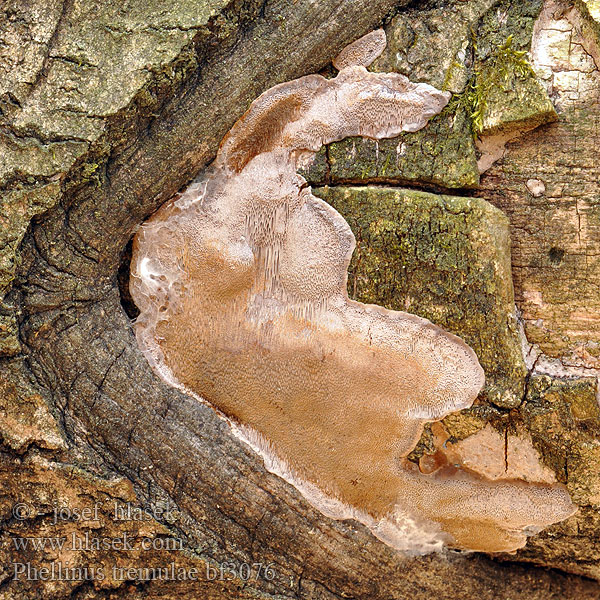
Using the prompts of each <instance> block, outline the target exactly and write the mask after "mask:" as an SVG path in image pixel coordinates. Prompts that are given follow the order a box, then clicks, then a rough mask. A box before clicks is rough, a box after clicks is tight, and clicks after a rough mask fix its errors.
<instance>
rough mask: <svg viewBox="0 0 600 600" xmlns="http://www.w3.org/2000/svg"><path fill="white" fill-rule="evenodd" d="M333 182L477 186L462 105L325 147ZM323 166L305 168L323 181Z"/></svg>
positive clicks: (312, 177) (310, 175)
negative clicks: (412, 127)
mask: <svg viewBox="0 0 600 600" xmlns="http://www.w3.org/2000/svg"><path fill="white" fill-rule="evenodd" d="M327 156H328V157H329V177H330V181H331V182H342V181H359V180H375V181H377V180H379V181H386V182H400V183H402V182H424V183H431V184H434V185H439V186H442V187H446V188H465V187H476V186H477V185H478V183H479V171H478V169H477V156H476V153H475V147H474V145H473V140H472V136H471V132H470V121H469V118H468V115H467V113H466V110H465V109H464V107H462V106H458V105H456V104H455V105H453V106H452V107H447V108H446V109H444V111H442V113H441V114H439V115H437V116H436V117H435V118H433V119H432V120H431V121H430V123H429V124H428V125H427V127H425V128H424V129H422V130H420V131H417V132H415V133H404V134H401V135H399V136H398V137H396V138H393V139H388V140H379V141H375V140H371V139H366V138H348V139H346V140H343V141H341V142H336V143H334V144H331V145H330V146H329V148H328V152H327ZM322 173H323V168H322V167H321V166H319V164H318V163H317V167H316V168H314V169H311V170H309V173H308V179H309V181H311V182H312V183H314V184H323V183H327V181H326V180H324V179H323V178H322Z"/></svg>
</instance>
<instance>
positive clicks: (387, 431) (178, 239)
mask: <svg viewBox="0 0 600 600" xmlns="http://www.w3.org/2000/svg"><path fill="white" fill-rule="evenodd" d="M384 46H385V34H384V33H383V31H376V32H373V33H371V34H368V36H365V38H362V39H361V40H358V41H357V42H355V43H354V44H352V45H350V46H349V47H347V48H346V49H345V50H344V51H342V53H341V54H340V56H339V57H338V58H337V59H336V60H335V61H334V64H335V65H337V66H338V67H339V68H340V71H339V73H338V75H337V77H335V78H333V79H325V78H324V77H321V76H319V75H308V76H306V77H302V78H300V79H297V80H294V81H290V82H287V83H283V84H280V85H277V86H275V87H273V88H271V89H270V90H268V91H266V92H265V93H264V94H262V95H261V96H260V97H259V98H258V99H257V100H255V101H254V102H253V103H252V105H251V106H250V108H249V110H248V111H247V112H246V113H245V114H244V115H243V116H242V117H241V118H240V119H239V120H238V121H237V123H236V124H235V125H234V126H233V127H232V129H231V130H230V132H229V133H228V134H227V135H226V136H225V138H224V139H223V141H222V143H221V146H220V149H219V152H218V155H217V158H216V159H215V161H214V163H213V165H212V166H211V167H210V169H209V170H208V171H207V172H206V173H204V174H202V175H201V176H200V177H199V178H198V179H197V180H195V181H194V182H192V184H190V186H189V187H188V188H187V189H186V190H185V191H184V192H183V193H181V194H179V195H177V196H176V197H175V198H173V199H172V200H171V201H170V202H168V203H167V204H166V205H164V206H163V207H162V208H161V209H160V210H159V211H158V212H157V213H156V214H155V215H153V216H152V218H151V219H150V220H149V221H148V222H147V223H145V224H144V225H143V227H142V228H141V229H140V230H139V232H138V233H137V235H136V238H135V243H134V256H133V262H132V279H131V286H130V287H131V293H132V296H133V298H134V300H135V302H136V304H137V305H138V307H139V309H140V312H141V314H140V316H139V318H138V319H137V322H136V325H135V328H136V334H137V338H138V341H139V344H140V346H141V348H142V351H143V352H144V354H145V355H146V357H147V358H148V360H149V362H150V363H151V365H152V366H153V368H154V369H155V370H156V372H157V373H159V374H160V375H161V376H162V377H163V378H164V379H165V380H167V381H168V382H170V383H171V384H173V385H176V386H179V387H181V388H183V389H185V390H187V391H188V392H191V393H193V394H195V395H196V396H198V397H200V398H202V399H204V400H206V401H208V402H209V403H210V404H211V405H213V406H214V407H215V408H216V409H218V410H219V411H220V412H221V413H222V414H223V415H224V416H226V417H227V418H228V419H229V420H230V422H231V423H232V425H233V426H234V428H235V430H236V431H237V433H238V434H239V435H241V436H243V437H244V439H246V441H248V442H249V443H251V444H252V445H253V446H254V447H255V448H256V449H257V450H258V451H259V452H260V453H261V454H262V455H263V457H264V458H265V462H266V464H267V466H268V467H270V468H271V469H272V470H275V471H276V472H278V473H279V474H280V475H282V476H284V477H286V478H287V479H288V480H289V481H291V482H292V483H293V484H294V485H296V486H297V487H298V488H299V489H300V490H301V491H302V492H303V493H304V494H305V495H306V496H307V497H308V498H309V499H310V500H311V501H312V502H313V504H315V505H316V506H317V507H318V508H319V509H320V510H322V511H323V512H325V513H326V514H328V515H330V516H333V517H336V518H344V517H353V518H356V519H358V520H360V521H362V522H363V523H365V524H366V525H367V526H369V527H370V528H371V530H372V531H373V532H374V533H375V534H376V535H377V536H378V537H379V538H381V539H382V540H384V541H386V542H387V543H389V544H391V545H393V546H395V547H397V548H401V549H405V550H410V551H414V552H425V551H428V550H431V549H435V548H439V547H441V545H442V544H443V543H448V544H450V545H453V546H456V547H461V548H469V549H476V550H492V551H496V550H512V549H514V548H516V547H519V546H521V545H523V544H524V543H525V532H526V531H527V530H528V529H531V528H533V529H536V528H540V527H542V526H545V525H548V524H550V523H553V522H555V521H557V520H560V519H562V518H565V517H566V516H568V515H569V514H570V512H571V510H572V506H571V503H570V500H569V497H568V495H567V494H566V492H565V491H564V489H562V488H561V487H559V486H551V485H547V484H531V483H529V484H528V483H524V482H517V481H509V482H506V481H491V480H488V479H486V478H484V477H481V476H480V475H478V474H476V473H473V472H470V471H466V470H460V469H458V468H456V467H454V466H451V465H445V466H443V467H442V468H440V469H437V470H435V471H434V472H431V473H422V472H420V471H419V470H418V468H417V467H416V466H415V465H413V464H412V463H410V462H408V461H407V460H406V456H407V455H408V454H409V453H410V451H411V450H412V449H413V448H414V446H415V444H416V442H417V441H418V439H419V437H420V435H421V433H422V430H423V425H424V423H425V422H427V421H435V420H439V419H441V418H443V417H444V416H445V415H447V414H449V413H451V412H453V411H456V410H460V409H462V408H466V407H468V406H470V405H471V404H472V402H473V401H474V399H475V397H476V396H477V393H478V392H479V390H480V389H481V387H482V385H483V371H482V369H481V367H480V365H479V362H478V360H477V357H476V356H475V354H474V352H473V351H472V350H471V349H470V348H469V347H468V346H467V345H466V344H465V343H464V342H462V341H461V340H460V339H459V338H457V337H456V336H454V335H452V334H449V333H447V332H445V331H443V330H442V329H440V328H439V327H436V326H435V325H433V324H431V323H430V322H429V321H427V320H425V319H422V318H420V317H417V316H414V315H410V314H407V313H403V312H397V311H390V310H386V309H383V308H381V307H378V306H374V305H364V304H360V303H358V302H354V301H351V300H349V298H348V295H347V291H346V283H347V268H348V264H349V261H350V257H351V255H352V251H353V249H354V246H355V240H354V236H353V234H352V232H351V231H350V228H349V226H348V224H347V223H346V221H345V220H344V219H343V218H342V217H341V215H340V214H339V213H337V212H336V211H335V210H334V209H333V208H331V207H330V206H329V205H327V204H326V203H325V202H323V201H322V200H320V199H318V198H316V197H315V196H313V195H312V193H311V189H310V187H308V186H307V184H306V181H305V180H304V179H303V178H302V177H301V176H300V175H298V174H297V170H298V168H299V166H300V165H301V164H302V163H303V162H305V161H306V160H307V159H309V158H310V157H312V156H313V155H314V153H316V152H317V151H318V150H319V149H320V148H321V147H322V146H323V145H324V144H328V143H330V142H333V141H337V140H341V139H343V138H345V137H347V136H366V137H370V138H374V139H380V138H386V137H393V136H396V135H398V134H399V133H400V132H402V131H416V130H418V129H420V128H422V127H423V126H425V124H426V123H427V121H428V119H429V118H430V117H432V116H434V115H436V114H438V113H439V112H440V111H441V110H442V108H443V107H444V106H445V105H446V103H447V102H448V100H449V94H448V93H445V92H440V91H439V90H437V89H435V88H434V87H432V86H430V85H427V84H422V83H419V84H417V83H412V82H410V81H409V80H408V79H407V78H406V77H405V76H403V75H400V74H397V73H371V72H369V71H367V69H366V66H368V65H369V64H370V62H371V61H372V60H374V59H375V58H376V56H377V55H378V54H379V53H380V52H381V51H382V50H383V48H384Z"/></svg>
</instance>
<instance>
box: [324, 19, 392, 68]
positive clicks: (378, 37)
mask: <svg viewBox="0 0 600 600" xmlns="http://www.w3.org/2000/svg"><path fill="white" fill-rule="evenodd" d="M386 44H387V40H386V38H385V31H384V30H383V29H375V31H371V32H370V33H367V35H363V37H361V38H359V39H357V40H356V41H355V42H352V43H351V44H349V45H348V46H346V47H345V48H344V49H343V50H342V51H341V52H340V53H339V54H338V55H337V56H336V57H335V58H334V59H333V60H332V61H331V62H332V63H333V66H334V67H335V68H336V69H338V70H339V71H341V70H342V69H345V68H346V67H350V66H360V67H368V66H369V65H370V64H371V63H372V62H373V61H374V60H375V59H376V58H377V57H378V56H379V55H380V54H381V53H382V52H383V51H384V50H385V46H386Z"/></svg>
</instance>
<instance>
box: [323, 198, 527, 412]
mask: <svg viewBox="0 0 600 600" xmlns="http://www.w3.org/2000/svg"><path fill="white" fill-rule="evenodd" d="M315 193H316V194H317V195H318V196H319V197H321V198H323V199H325V200H326V201H327V202H329V203H330V204H331V205H332V206H333V207H334V208H335V209H336V210H338V211H339V212H340V213H341V214H342V215H343V216H344V218H345V219H346V220H347V221H348V223H349V224H350V227H351V228H352V230H353V232H354V234H355V237H356V239H357V240H358V241H357V247H356V250H355V251H354V255H353V257H352V262H351V264H350V269H349V276H348V293H349V295H350V296H351V297H352V298H354V299H356V300H359V301H361V302H366V303H372V304H380V305H383V306H385V307H387V308H391V309H394V310H403V311H407V312H410V313H414V314H417V315H420V316H422V317H425V318H427V319H429V320H430V321H432V322H433V323H436V324H438V325H440V326H442V327H443V328H445V329H446V330H448V331H450V332H452V333H455V334H457V335H459V336H461V337H462V338H463V339H464V340H465V341H466V342H467V344H469V345H470V346H471V347H472V348H473V349H474V350H475V352H476V354H477V356H478V357H479V360H480V362H481V365H482V366H483V368H484V370H485V372H486V377H487V383H486V389H485V392H484V396H485V397H486V398H487V399H488V400H489V401H491V402H493V403H495V404H498V405H499V406H503V407H514V406H518V405H519V404H520V402H521V399H522V396H523V390H524V378H525V374H526V370H525V366H524V364H523V358H522V355H521V349H520V342H519V339H518V334H517V327H516V320H515V315H514V298H513V290H512V283H511V281H512V279H511V271H510V251H509V237H508V222H507V220H506V218H505V217H504V215H503V214H502V213H501V212H500V211H499V210H497V209H496V208H494V207H492V206H491V205H490V204H488V203H487V202H485V201H483V200H480V199H476V198H464V197H458V196H442V195H435V194H429V193H425V192H417V191H413V190H403V189H395V188H381V187H377V188H375V187H361V188H358V187H335V188H319V189H318V190H316V192H315Z"/></svg>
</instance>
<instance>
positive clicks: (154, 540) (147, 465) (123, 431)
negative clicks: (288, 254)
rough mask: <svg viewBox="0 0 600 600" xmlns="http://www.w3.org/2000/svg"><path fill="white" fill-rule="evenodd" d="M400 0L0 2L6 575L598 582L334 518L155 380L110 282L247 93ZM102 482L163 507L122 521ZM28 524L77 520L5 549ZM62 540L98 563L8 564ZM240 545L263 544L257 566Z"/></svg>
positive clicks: (352, 589) (122, 292)
mask: <svg viewBox="0 0 600 600" xmlns="http://www.w3.org/2000/svg"><path fill="white" fill-rule="evenodd" d="M404 4H405V3H404V2H402V1H400V2H398V1H397V0H376V1H372V0H371V1H367V0H345V1H335V0H320V1H319V2H318V3H316V2H311V1H310V0H274V1H269V2H259V1H254V0H248V1H241V0H236V1H232V2H228V1H224V0H223V1H220V2H217V1H216V0H214V1H213V2H200V3H197V2H192V1H189V2H186V1H185V0H178V2H176V3H175V4H174V6H172V7H169V8H168V9H167V8H164V6H163V5H162V3H158V2H156V3H153V2H132V3H128V4H126V5H122V3H117V2H114V3H113V2H112V1H111V2H109V3H95V2H92V1H91V0H81V1H77V0H63V1H62V2H61V1H59V0H56V1H55V2H37V1H36V0H32V1H31V2H28V3H20V2H17V1H16V0H15V1H14V2H10V1H9V3H8V5H7V6H5V7H4V8H2V9H1V10H2V19H3V21H4V24H3V27H2V30H3V32H2V36H3V38H4V41H5V45H4V46H3V48H4V50H3V54H2V56H0V59H1V60H2V61H3V63H2V64H1V66H3V67H5V68H4V70H3V74H4V81H3V82H2V86H1V87H0V93H1V94H2V96H1V100H2V104H1V105H0V106H1V109H2V113H1V116H0V119H1V120H0V138H1V140H2V142H1V143H2V151H3V160H4V162H3V164H2V165H0V166H1V167H2V171H1V172H0V184H1V185H2V193H3V200H2V225H3V230H2V232H1V236H2V242H3V245H2V247H1V248H0V250H1V251H2V257H1V258H2V262H1V263H0V274H1V276H2V280H1V283H2V286H3V291H4V292H6V295H5V300H4V304H3V306H2V311H1V313H0V318H1V319H3V320H2V321H1V322H2V326H3V328H4V329H3V330H2V332H1V333H2V334H3V337H2V345H1V347H0V348H1V352H2V354H3V355H4V358H3V359H2V362H1V364H0V377H1V379H0V382H1V385H2V390H3V410H2V413H1V414H0V432H1V434H2V442H3V444H2V461H1V472H2V482H3V493H2V500H1V504H0V506H1V510H2V512H1V514H0V518H1V519H2V540H3V544H2V549H1V550H0V551H1V552H2V556H3V571H2V574H1V575H0V579H1V582H0V594H1V595H2V597H3V598H67V597H71V598H80V599H83V598H116V597H119V598H120V597H126V596H127V597H129V596H131V597H133V598H138V597H139V598H142V597H144V598H174V597H183V598H207V599H208V598H214V599H225V598H227V599H233V598H257V597H258V598H290V599H291V598H310V599H334V598H356V599H359V598H360V599H367V598H368V599H372V600H375V599H382V600H383V599H389V598H398V599H400V598H408V597H411V598H415V599H417V598H431V597H434V596H438V595H439V596H442V597H452V598H457V599H458V598H472V597H479V598H482V599H487V598H489V599H492V598H498V597H511V598H528V599H532V600H533V599H535V598H540V599H541V598H544V599H548V598H556V599H559V598H580V599H582V600H583V599H586V598H590V599H591V598H596V597H597V596H598V593H599V592H600V587H599V586H598V584H597V582H595V581H591V580H587V579H585V578H584V577H581V576H579V575H574V574H568V573H565V572H560V571H557V570H547V569H544V568H536V567H534V566H531V565H524V564H513V563H510V562H498V561H496V560H493V559H491V558H489V557H486V556H480V555H462V554H458V553H449V554H444V555H433V556H426V557H419V558H414V557H405V556H403V555H400V554H399V553H397V552H396V551H394V550H393V549H391V548H389V547H387V546H385V545H384V544H382V543H381V542H379V541H377V540H376V539H375V538H373V537H372V536H371V535H370V534H369V533H368V532H367V530H366V529H365V528H364V527H362V526H361V525H359V524H357V523H354V522H352V521H340V522H338V521H332V520H330V519H328V518H326V517H324V516H323V515H322V514H320V513H319V512H318V511H316V510H315V509H313V508H312V507H311V506H310V505H309V504H308V503H307V502H306V501H305V500H304V499H303V498H302V497H301V496H300V495H299V493H298V492H297V491H296V490H295V489H294V488H292V487H291V486H290V485H288V484H287V483H285V482H284V481H283V480H281V479H279V478H278V477H276V476H275V475H273V474H271V473H269V472H267V471H266V470H265V468H264V466H263V464H262V460H261V459H260V458H259V457H258V456H256V455H255V454H254V453H253V452H252V451H251V450H250V449H249V448H248V447H246V446H245V445H244V444H243V443H241V442H240V441H239V440H238V439H237V438H235V437H234V436H233V435H232V434H231V432H230V430H229V427H228V425H227V424H226V423H225V422H223V421H222V420H221V419H220V418H219V417H218V416H217V415H216V414H215V413H214V411H213V410H212V409H211V408H210V407H208V406H206V405H204V404H201V403H199V402H198V401H197V400H195V399H194V398H191V397H189V396H186V395H185V394H182V393H181V392H179V391H177V390H175V389H172V388H170V387H169V386H167V385H166V384H164V383H163V382H162V381H160V380H159V379H158V378H157V377H156V376H155V375H154V374H153V372H152V371H151V370H150V367H149V366H148V364H147V362H146V360H145V358H144V357H143V356H142V354H141V353H140V351H139V349H138V347H137V344H136V341H135V338H134V335H133V333H132V327H131V320H132V319H131V318H132V317H133V316H134V315H135V308H134V307H133V306H132V304H131V302H130V300H129V299H128V297H127V293H126V283H125V284H124V283H123V282H126V281H127V272H128V243H129V242H130V240H131V238H132V235H133V234H134V232H135V231H136V228H137V227H138V226H139V225H140V223H141V222H142V221H143V220H144V219H145V218H147V217H148V216H149V215H150V214H151V213H152V212H153V211H155V210H156V209H157V208H158V207H159V206H160V205H161V204H162V203H163V202H164V201H165V200H167V199H168V198H169V197H171V196H172V195H173V194H174V193H175V192H176V191H177V190H178V189H180V188H181V187H182V186H183V185H185V184H186V183H187V182H189V181H190V179H191V178H192V177H193V176H195V175H196V174H197V173H198V172H199V171H200V170H202V169H203V168H204V167H205V166H206V165H207V164H208V163H209V162H210V161H211V160H212V158H214V156H215V153H216V150H217V147H218V143H219V141H220V139H221V138H222V136H223V135H224V134H225V133H226V131H227V130H228V129H229V128H230V127H231V125H232V124H233V123H234V122H235V120H236V119H237V118H238V117H239V116H240V115H241V114H242V113H243V112H244V110H245V109H246V108H247V107H248V105H249V103H250V102H251V101H252V100H253V99H254V98H255V97H257V96H258V95H259V94H260V93H262V92H263V91H264V90H266V89H267V88H269V87H270V86H272V85H274V84H276V83H279V82H282V81H287V80H289V79H293V78H295V77H298V76H301V75H305V74H308V73H312V72H316V71H318V70H320V69H323V68H325V67H326V66H327V65H328V63H329V61H330V60H331V58H332V57H333V56H335V55H336V54H337V52H338V51H339V50H340V49H341V48H342V47H343V46H345V45H346V44H347V43H349V42H351V41H353V40H354V39H356V38H358V37H360V36H361V35H363V34H364V33H366V32H367V31H369V30H371V29H373V28H375V27H378V26H380V25H381V24H382V23H384V22H387V21H388V20H389V18H391V17H392V16H393V15H394V14H396V13H397V12H398V11H402V10H403V5H404ZM120 282H121V286H119V283H120ZM128 313H129V314H128ZM115 505H116V506H117V507H120V508H119V509H118V510H126V509H127V507H129V508H130V509H144V508H145V509H147V510H150V511H154V513H153V514H152V518H151V519H146V518H144V519H141V518H140V519H138V518H135V516H136V515H138V516H139V514H138V513H136V512H135V510H134V511H133V513H131V511H130V512H129V513H127V515H126V518H123V519H121V520H119V519H115V518H114V517H115ZM15 507H16V508H15ZM96 507H97V511H98V512H97V514H94V513H93V511H94V510H95V509H96ZM87 509H89V510H90V511H92V512H91V513H90V514H88V513H85V517H86V518H83V517H82V516H81V515H82V511H86V510H87ZM61 510H62V512H61ZM123 514H124V513H121V515H123ZM78 515H79V516H78ZM132 515H133V516H132ZM155 517H156V518H155ZM86 532H87V533H88V539H91V538H94V539H99V538H102V539H105V540H109V541H114V540H115V539H121V540H122V539H123V536H124V535H125V536H126V537H127V536H130V537H132V538H133V539H134V540H135V543H134V546H135V549H133V550H128V549H127V548H126V547H125V548H123V547H122V546H119V547H115V544H114V543H112V542H111V544H110V545H111V547H109V548H107V547H99V548H95V547H93V544H92V547H90V546H89V545H88V546H86V545H83V546H77V545H76V547H72V544H71V547H69V544H70V542H71V541H73V539H74V538H72V537H71V536H73V535H74V536H75V537H76V538H77V540H80V539H82V538H83V537H84V536H85V534H86ZM26 537H40V538H41V537H46V538H60V537H65V538H66V539H67V543H66V544H65V546H64V547H63V548H62V549H49V548H46V549H45V550H39V549H36V548H35V547H31V546H29V547H28V549H26V550H24V549H22V548H18V543H19V542H18V540H23V539H24V538H26ZM144 539H147V540H150V541H149V542H147V544H149V545H150V546H151V547H149V548H146V547H144V548H141V547H140V544H141V540H144ZM167 540H171V542H172V545H171V546H169V543H167ZM124 545H125V546H127V544H124ZM173 548H174V549H173ZM530 559H531V560H532V561H534V562H536V561H537V562H539V563H542V564H546V565H547V564H548V563H547V562H544V559H543V557H542V558H540V556H536V555H534V556H532V557H530ZM171 562H175V563H176V565H177V566H179V567H181V568H184V569H186V570H187V573H188V574H189V573H190V572H191V571H190V570H192V569H197V572H198V576H197V581H191V580H190V579H187V580H181V581H178V580H175V581H172V580H169V578H168V576H167V574H165V573H163V575H162V576H160V577H156V578H154V579H152V578H150V580H144V579H145V578H144V577H143V576H142V577H141V576H140V573H139V572H136V573H134V572H131V573H129V574H127V573H125V572H123V571H119V570H118V569H119V568H125V567H134V568H136V569H140V568H161V567H162V568H166V567H168V566H169V565H170V563H171ZM53 563H54V564H55V565H56V564H58V563H61V564H62V565H63V566H65V565H67V563H68V566H69V567H78V568H80V569H83V568H85V567H87V568H88V569H92V568H95V569H97V570H99V569H102V572H103V575H104V576H103V577H99V576H98V571H97V572H96V576H95V577H94V576H90V577H83V576H73V577H60V576H58V577H51V576H50V575H48V576H47V577H44V576H43V575H42V574H41V573H40V572H39V571H38V572H33V576H31V577H28V576H27V575H28V573H31V570H30V571H23V572H22V573H21V569H22V568H23V569H25V568H26V567H21V566H20V565H27V564H29V567H30V568H38V569H39V568H40V567H47V568H50V567H51V565H52V564H53ZM17 565H18V566H17ZM223 565H226V566H225V567H224V566H223ZM227 565H228V566H227ZM242 565H255V566H254V569H253V572H252V576H251V578H250V579H249V580H248V581H244V577H241V576H240V574H241V573H242V572H243V567H242ZM257 565H261V566H257ZM267 567H268V571H267V570H266V569H267ZM55 568H56V567H55ZM114 569H117V570H114ZM223 569H224V571H223ZM233 573H235V574H236V575H237V577H234V576H233ZM17 574H18V576H17ZM55 575H56V573H55ZM79 575H81V573H80V574H79Z"/></svg>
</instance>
